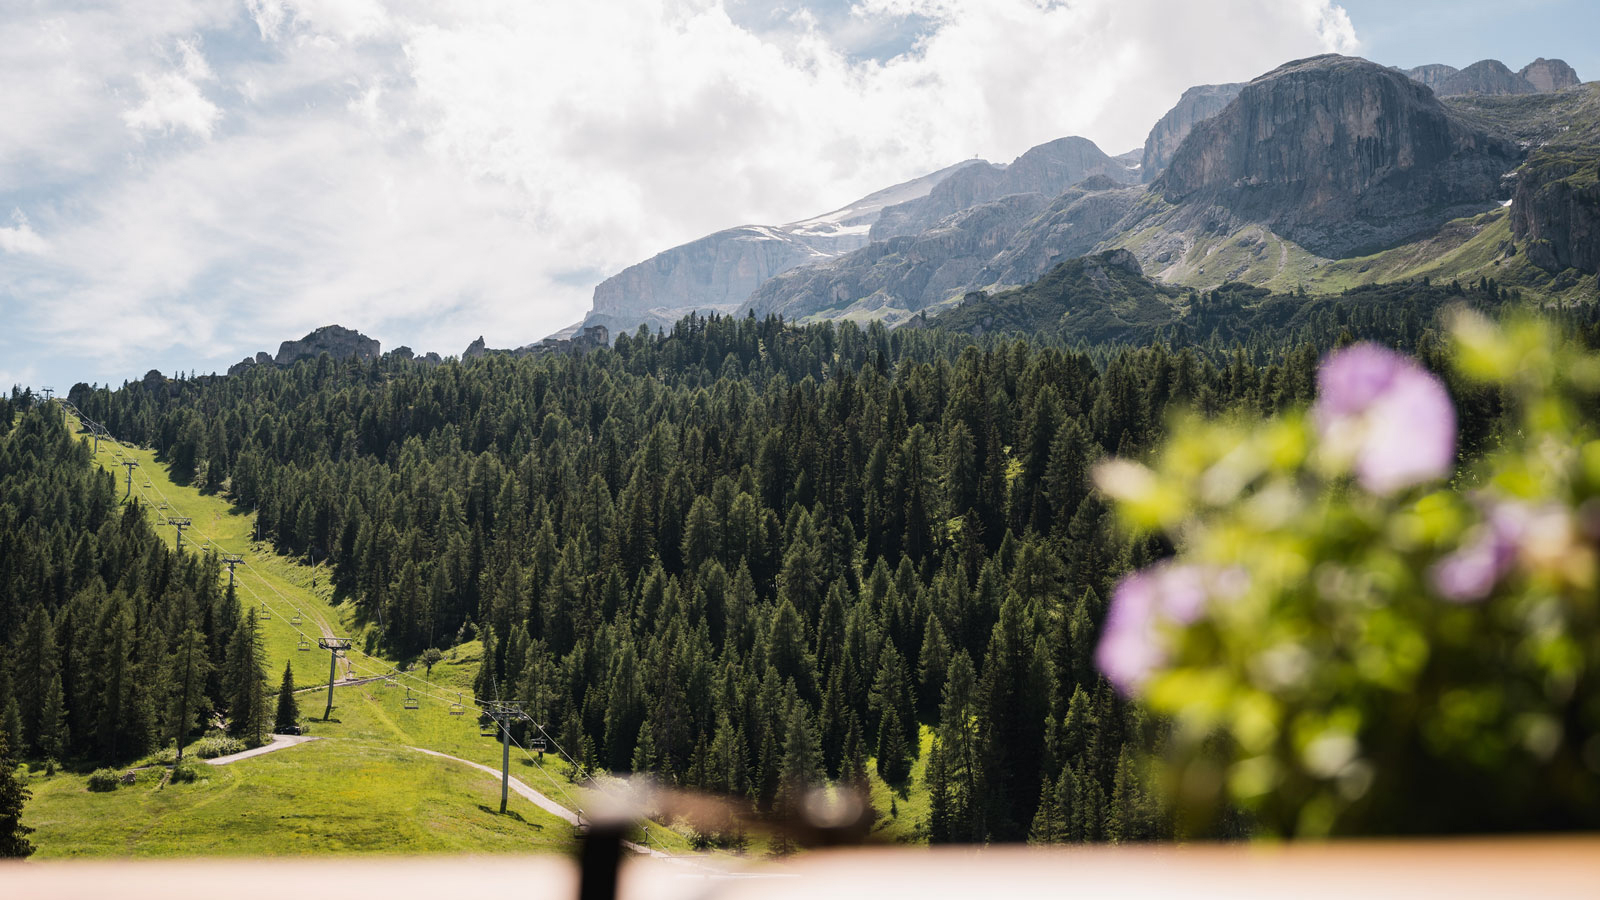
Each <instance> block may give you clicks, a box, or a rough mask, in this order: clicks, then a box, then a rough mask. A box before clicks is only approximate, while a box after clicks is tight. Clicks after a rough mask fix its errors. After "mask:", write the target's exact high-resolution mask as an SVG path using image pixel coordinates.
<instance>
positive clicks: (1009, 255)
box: [974, 179, 1145, 287]
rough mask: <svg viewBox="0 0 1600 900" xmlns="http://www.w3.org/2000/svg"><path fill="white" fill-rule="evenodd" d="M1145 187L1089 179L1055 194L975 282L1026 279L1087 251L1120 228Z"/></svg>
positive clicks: (1011, 282) (1023, 281)
mask: <svg viewBox="0 0 1600 900" xmlns="http://www.w3.org/2000/svg"><path fill="white" fill-rule="evenodd" d="M1144 195H1145V192H1144V190H1143V189H1142V188H1138V187H1124V186H1121V185H1117V184H1113V183H1111V182H1110V181H1105V180H1099V179H1090V180H1089V181H1085V182H1083V183H1081V184H1079V185H1077V186H1075V187H1074V188H1072V189H1071V190H1069V191H1067V192H1066V193H1065V194H1062V195H1061V196H1060V197H1057V198H1056V199H1055V200H1054V201H1053V202H1051V204H1050V205H1049V206H1047V207H1046V208H1045V209H1044V210H1043V211H1042V212H1040V213H1039V214H1038V215H1037V216H1035V217H1034V218H1033V219H1032V220H1030V221H1029V222H1027V223H1026V224H1025V225H1023V227H1022V228H1021V229H1019V230H1018V231H1017V233H1016V234H1014V235H1012V237H1011V239H1010V240H1009V241H1007V243H1006V247H1005V249H1004V250H1002V251H1001V252H1000V253H998V254H996V255H995V256H994V257H993V258H991V259H990V260H989V262H988V263H987V264H986V265H985V266H984V270H983V272H982V273H980V275H979V277H978V278H977V279H976V280H975V282H974V286H975V287H979V286H981V287H989V286H994V285H1018V284H1027V283H1028V282H1030V281H1033V280H1034V279H1036V278H1038V277H1039V276H1041V275H1043V274H1044V273H1045V272H1048V271H1050V269H1051V267H1052V266H1054V265H1056V263H1059V262H1061V261H1063V260H1068V259H1072V258H1074V257H1078V256H1085V255H1088V254H1089V253H1090V252H1091V251H1093V250H1094V249H1095V247H1096V246H1098V245H1099V244H1100V243H1101V242H1102V241H1104V240H1105V239H1106V238H1107V237H1108V236H1109V235H1112V234H1115V233H1117V231H1118V230H1119V228H1120V226H1121V224H1122V223H1123V222H1124V221H1126V220H1127V219H1128V217H1129V215H1130V214H1132V213H1133V212H1134V209H1135V208H1136V207H1137V206H1138V204H1139V201H1140V199H1141V198H1142V197H1143V196H1144Z"/></svg>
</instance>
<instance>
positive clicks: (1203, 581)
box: [1095, 563, 1217, 694]
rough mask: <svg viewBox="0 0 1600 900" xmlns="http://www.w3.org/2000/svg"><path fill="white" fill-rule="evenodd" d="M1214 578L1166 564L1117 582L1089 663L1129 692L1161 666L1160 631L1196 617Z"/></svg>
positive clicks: (1208, 573)
mask: <svg viewBox="0 0 1600 900" xmlns="http://www.w3.org/2000/svg"><path fill="white" fill-rule="evenodd" d="M1216 579H1217V576H1216V572H1215V571H1214V570H1212V569H1208V568H1205V567H1201V566H1187V565H1173V564H1170V563H1162V564H1159V565H1155V566H1151V567H1150V568H1147V569H1142V570H1140V571H1138V572H1134V573H1133V574H1131V575H1129V576H1127V577H1125V578H1123V579H1122V581H1121V583H1119V584H1118V585H1117V589H1116V592H1115V593H1113V594H1112V595H1111V608H1110V610H1109V611H1108V612H1107V613H1106V627H1105V631H1104V632H1103V633H1102V635H1101V637H1100V645H1099V646H1098V647H1096V648H1095V664H1096V665H1098V666H1099V667H1100V671H1101V672H1103V673H1105V676H1106V678H1107V679H1109V680H1110V681H1111V683H1112V684H1113V685H1115V686H1116V688H1117V689H1118V690H1119V691H1121V692H1122V693H1124V694H1132V693H1134V692H1135V691H1136V690H1138V688H1139V687H1140V686H1141V685H1143V684H1144V682H1145V680H1146V679H1148V678H1149V677H1150V673H1151V672H1152V671H1154V670H1155V669H1156V668H1157V667H1159V666H1160V665H1162V664H1163V663H1164V662H1166V650H1165V649H1164V648H1163V647H1162V645H1161V635H1160V629H1161V627H1162V626H1163V625H1168V624H1176V625H1187V624H1189V623H1192V622H1194V621H1195V620H1196V619H1199V618H1200V615H1201V613H1203V612H1204V611H1205V607H1206V603H1207V600H1208V598H1209V597H1210V596H1211V594H1212V588H1213V587H1214V584H1213V582H1215V581H1216Z"/></svg>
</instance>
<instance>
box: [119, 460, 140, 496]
mask: <svg viewBox="0 0 1600 900" xmlns="http://www.w3.org/2000/svg"><path fill="white" fill-rule="evenodd" d="M138 465H139V463H138V461H137V460H132V459H125V460H123V461H122V467H123V468H125V469H127V470H128V493H127V494H126V495H125V496H124V497H123V498H122V499H124V500H126V499H128V498H129V497H132V496H133V470H134V469H135V468H137V467H138Z"/></svg>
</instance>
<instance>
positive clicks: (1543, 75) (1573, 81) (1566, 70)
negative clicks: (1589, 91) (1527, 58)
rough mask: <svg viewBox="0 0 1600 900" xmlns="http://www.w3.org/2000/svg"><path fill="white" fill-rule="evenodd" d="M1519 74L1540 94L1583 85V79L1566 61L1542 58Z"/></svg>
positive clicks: (1528, 65)
mask: <svg viewBox="0 0 1600 900" xmlns="http://www.w3.org/2000/svg"><path fill="white" fill-rule="evenodd" d="M1517 74H1518V75H1519V76H1521V77H1522V78H1523V79H1524V80H1525V81H1527V82H1528V83H1529V84H1531V85H1533V89H1534V90H1536V91H1539V92H1540V93H1547V92H1549V91H1559V90H1564V89H1566V88H1569V87H1577V86H1578V85H1580V84H1582V83H1583V79H1581V78H1579V77H1578V73H1577V72H1576V71H1574V70H1573V68H1572V67H1571V66H1569V65H1567V63H1566V60H1561V59H1545V58H1544V57H1542V56H1541V57H1539V58H1538V59H1536V60H1534V61H1533V62H1531V63H1528V64H1527V65H1525V66H1523V67H1522V71H1520V72H1518V73H1517Z"/></svg>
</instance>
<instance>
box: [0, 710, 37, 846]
mask: <svg viewBox="0 0 1600 900" xmlns="http://www.w3.org/2000/svg"><path fill="white" fill-rule="evenodd" d="M11 740H12V738H11V735H10V734H9V733H8V732H6V731H4V730H0V858H11V859H15V858H18V857H23V856H30V855H32V853H33V850H34V847H33V843H32V842H31V841H29V840H28V835H30V834H32V833H33V829H32V828H29V827H28V826H26V825H24V824H22V808H23V807H24V806H25V805H27V802H28V798H30V797H32V796H33V793H32V792H31V791H29V790H28V788H27V787H26V786H25V785H23V783H22V780H21V779H20V778H18V777H17V766H18V765H19V764H20V763H21V760H20V759H19V758H18V757H17V755H16V754H15V753H14V752H12V749H11Z"/></svg>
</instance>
